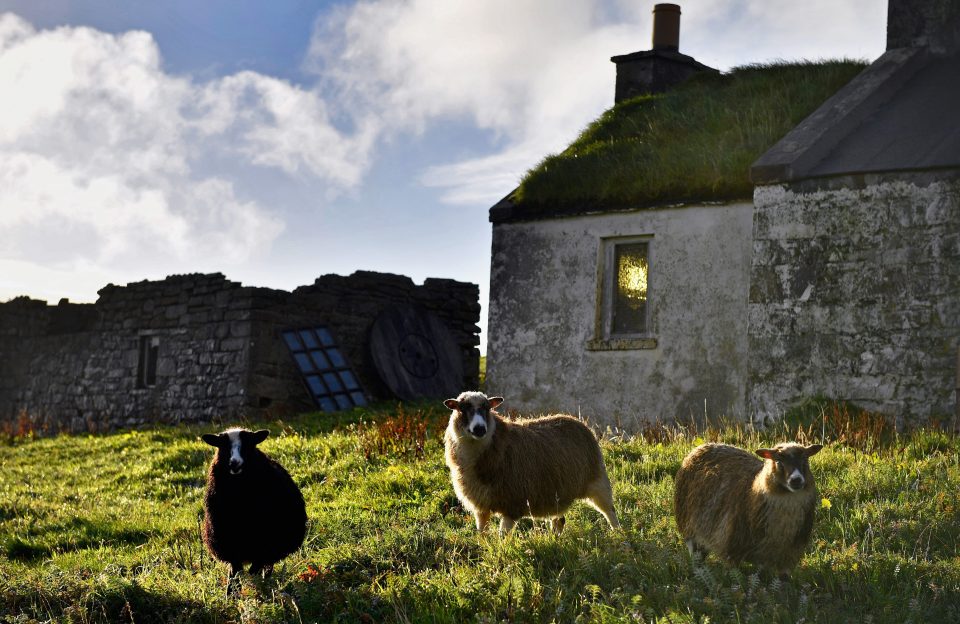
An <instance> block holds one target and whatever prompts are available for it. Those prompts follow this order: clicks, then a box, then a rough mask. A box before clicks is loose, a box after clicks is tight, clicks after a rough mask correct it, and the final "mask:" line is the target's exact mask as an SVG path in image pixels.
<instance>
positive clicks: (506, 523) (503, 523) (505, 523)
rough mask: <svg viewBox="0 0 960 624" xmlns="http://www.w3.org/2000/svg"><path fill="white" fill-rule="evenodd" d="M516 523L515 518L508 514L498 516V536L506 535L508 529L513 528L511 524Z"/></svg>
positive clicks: (508, 531)
mask: <svg viewBox="0 0 960 624" xmlns="http://www.w3.org/2000/svg"><path fill="white" fill-rule="evenodd" d="M516 523H517V521H516V519H514V518H511V517H509V516H503V517H501V518H500V537H506V536H507V535H508V534H509V533H510V531H512V530H513V526H514V525H515V524H516Z"/></svg>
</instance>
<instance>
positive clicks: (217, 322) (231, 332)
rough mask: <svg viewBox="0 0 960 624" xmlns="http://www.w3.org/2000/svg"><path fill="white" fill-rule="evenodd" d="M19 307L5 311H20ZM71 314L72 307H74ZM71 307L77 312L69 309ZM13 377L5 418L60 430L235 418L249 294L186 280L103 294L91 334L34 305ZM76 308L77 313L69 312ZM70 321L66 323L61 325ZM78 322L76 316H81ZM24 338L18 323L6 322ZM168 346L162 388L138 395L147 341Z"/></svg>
mask: <svg viewBox="0 0 960 624" xmlns="http://www.w3.org/2000/svg"><path fill="white" fill-rule="evenodd" d="M15 304H16V300H15V301H14V302H10V303H7V304H2V305H0V308H2V309H8V308H11V306H12V307H13V308H17V307H18V305H15ZM67 305H68V306H69V304H67ZM70 307H72V306H70ZM31 308H32V309H31V317H30V320H29V321H28V322H26V324H25V325H22V326H21V329H20V330H19V332H20V334H21V335H20V337H19V339H18V340H16V341H13V340H11V341H10V342H11V343H14V342H16V343H17V346H16V347H15V352H14V348H12V347H11V356H10V357H9V358H8V357H7V355H6V354H3V355H2V360H3V362H4V364H3V366H4V370H6V368H7V367H9V366H13V367H16V368H17V369H18V370H17V374H16V375H14V379H15V383H14V384H12V387H3V388H2V391H0V395H2V396H3V399H2V400H0V408H2V409H3V412H2V414H0V416H2V417H4V418H6V419H10V418H12V417H15V416H16V415H17V414H18V413H20V412H25V413H26V414H27V415H28V416H29V417H30V418H31V419H32V420H34V421H36V422H38V423H42V424H45V425H47V426H48V427H50V428H51V429H53V430H59V429H66V430H72V431H78V430H101V429H110V428H115V427H124V426H134V425H138V424H142V423H145V422H180V421H201V420H206V421H210V420H214V419H229V418H231V417H235V416H236V415H238V414H239V413H241V412H242V409H243V407H244V405H245V387H246V374H247V370H248V368H249V367H248V358H249V351H250V349H249V341H250V335H251V325H250V318H249V317H250V309H249V308H250V305H249V294H248V293H247V292H246V290H245V289H243V288H241V287H240V285H239V284H238V283H236V282H229V281H227V280H226V279H225V278H224V277H223V275H220V274H214V275H179V276H172V277H170V278H168V279H166V280H164V281H160V282H139V283H135V284H130V285H128V286H126V287H118V286H112V285H109V286H107V287H105V288H104V289H102V290H101V291H100V299H99V300H98V302H97V303H96V305H95V306H89V308H95V310H96V315H95V316H93V317H90V315H89V314H87V312H86V310H88V307H85V308H84V310H85V312H84V314H87V316H88V317H90V318H89V320H88V321H87V326H86V327H82V328H78V327H77V326H76V324H75V323H74V324H71V323H66V324H64V323H63V318H62V317H63V316H64V314H63V312H59V313H58V310H59V309H60V308H63V306H45V305H44V306H42V307H41V306H31ZM67 309H69V308H67ZM58 316H59V317H61V319H60V322H59V323H58V321H57V318H58ZM74 316H75V315H74ZM4 326H5V327H6V330H5V331H8V332H11V333H13V332H16V331H18V330H17V329H16V328H17V327H18V324H17V323H5V324H4ZM145 335H150V336H157V337H158V338H159V347H158V349H159V351H158V358H157V375H156V384H155V385H153V386H152V387H138V363H139V351H140V339H141V336H145Z"/></svg>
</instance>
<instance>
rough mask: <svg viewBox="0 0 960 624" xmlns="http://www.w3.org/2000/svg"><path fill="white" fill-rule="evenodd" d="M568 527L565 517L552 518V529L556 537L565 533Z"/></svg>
mask: <svg viewBox="0 0 960 624" xmlns="http://www.w3.org/2000/svg"><path fill="white" fill-rule="evenodd" d="M566 525H567V519H566V518H565V517H564V516H558V517H556V518H550V528H551V529H552V530H553V534H554V535H560V534H561V533H563V527H565V526H566Z"/></svg>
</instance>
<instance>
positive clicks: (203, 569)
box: [0, 404, 960, 623]
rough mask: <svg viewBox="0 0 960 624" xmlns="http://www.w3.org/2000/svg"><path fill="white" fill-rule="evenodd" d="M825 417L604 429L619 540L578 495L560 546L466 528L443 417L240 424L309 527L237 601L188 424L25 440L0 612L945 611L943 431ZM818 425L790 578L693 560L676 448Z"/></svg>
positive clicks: (954, 460)
mask: <svg viewBox="0 0 960 624" xmlns="http://www.w3.org/2000/svg"><path fill="white" fill-rule="evenodd" d="M821 407H822V409H819V408H818V409H817V410H810V411H809V413H804V414H799V415H794V416H795V418H794V420H793V421H791V422H790V423H789V424H784V425H782V426H780V427H777V428H775V429H772V430H768V431H764V432H757V431H753V430H751V429H749V428H746V427H743V426H736V425H733V424H731V425H728V426H710V427H706V426H702V425H701V426H695V425H688V426H684V427H651V428H650V429H649V430H648V431H646V432H643V433H642V434H641V435H637V436H632V437H631V436H622V435H612V434H607V435H605V436H604V439H603V441H602V447H603V450H604V454H605V457H606V461H607V466H608V469H609V472H610V477H611V480H612V481H613V484H614V493H615V496H616V498H617V508H618V512H619V515H620V518H621V521H622V523H623V525H624V528H625V530H624V531H623V532H622V533H613V532H610V531H608V530H606V528H605V523H604V521H603V518H602V517H601V516H600V515H599V514H597V513H596V512H595V511H594V510H592V509H590V508H589V507H587V506H585V505H576V506H575V507H574V508H573V509H572V510H571V513H570V514H569V515H568V521H567V528H566V531H565V532H564V535H563V536H562V537H561V538H559V539H557V538H555V537H554V536H552V535H551V534H550V533H549V532H548V531H547V530H546V527H544V526H543V525H534V524H533V523H531V522H530V521H529V520H525V521H523V522H521V523H520V524H519V525H518V531H517V533H516V534H515V535H514V537H513V538H511V539H509V540H506V541H501V540H500V539H499V538H497V537H496V536H495V535H487V536H478V535H477V534H476V532H475V530H474V528H473V525H472V520H471V518H469V517H468V516H467V515H466V514H465V513H464V511H463V509H462V508H460V507H459V505H458V503H457V501H456V498H455V496H454V495H453V491H452V488H451V487H450V484H449V481H448V475H447V471H446V468H445V467H444V465H443V453H442V442H441V437H440V436H441V433H442V430H443V426H444V420H445V417H446V412H445V410H443V409H442V407H439V406H437V407H434V406H432V405H431V406H416V405H414V406H410V405H407V406H384V407H380V408H377V409H374V410H371V411H356V412H354V413H353V414H352V415H348V416H345V417H341V420H339V421H333V422H331V421H330V420H328V419H329V417H327V416H319V415H304V416H302V417H298V418H294V419H290V420H288V421H285V422H265V423H251V424H250V425H249V426H250V427H252V428H253V427H261V426H266V427H268V428H270V429H271V430H272V432H273V434H272V435H271V437H270V438H269V439H268V440H267V441H266V442H265V443H264V445H263V446H264V448H265V450H266V451H267V452H268V453H270V454H271V455H273V456H274V457H276V458H277V459H279V460H280V461H281V462H283V463H284V464H285V465H286V466H287V468H288V469H289V470H290V472H291V474H292V475H293V477H294V479H295V480H296V481H297V482H298V483H299V484H300V485H301V488H302V489H303V492H304V496H305V498H306V501H307V507H308V514H309V516H310V527H309V532H308V535H307V539H306V543H305V544H304V547H303V548H302V549H301V550H300V551H298V552H297V553H295V554H294V555H292V556H291V557H289V558H288V559H287V560H285V561H284V562H283V563H282V564H281V565H279V566H278V567H277V570H276V572H275V574H274V576H273V577H271V578H270V579H267V580H260V579H252V578H250V577H248V576H244V578H243V589H242V593H241V596H240V597H239V598H238V599H236V600H227V599H226V598H225V597H224V579H225V573H226V570H225V567H224V566H223V565H220V564H217V563H215V562H213V561H212V560H211V559H210V557H209V555H207V554H206V552H205V551H204V550H203V547H202V545H201V543H200V537H199V523H198V521H199V517H200V513H201V496H202V489H203V479H204V473H205V470H206V464H207V462H208V461H209V459H210V455H211V453H212V451H211V450H210V449H209V448H207V447H206V446H205V445H203V443H202V442H200V441H199V440H198V439H197V436H198V435H199V434H200V433H202V432H203V431H204V430H205V429H200V428H196V427H172V428H158V429H156V430H152V431H143V432H134V433H116V434H110V435H95V436H76V437H69V436H59V437H55V438H41V439H31V438H29V437H28V438H27V439H25V440H20V441H18V442H16V443H15V444H13V445H5V446H0V621H4V620H5V619H6V620H7V621H13V622H24V623H25V622H32V621H63V622H130V621H133V622H225V621H245V622H300V621H303V622H337V621H340V622H381V621H384V622H465V621H480V622H493V621H511V622H550V621H556V622H574V621H578V622H579V621H583V622H674V623H676V622H705V621H708V620H709V621H713V622H727V621H739V622H764V623H769V622H798V621H803V622H840V621H871V622H877V623H880V622H907V621H912V622H922V621H957V619H958V618H960V604H958V603H957V601H956V596H957V595H958V592H960V548H958V542H957V539H956V527H957V526H960V504H958V503H957V498H956V492H957V491H958V489H960V459H958V457H960V440H958V438H956V437H954V436H952V435H948V434H946V433H943V432H940V431H935V430H921V431H916V432H913V433H910V434H897V433H895V432H893V433H890V435H884V436H883V438H882V439H881V440H879V441H878V442H877V443H874V441H873V439H872V438H870V437H869V436H866V435H864V436H859V437H858V436H855V435H850V433H851V430H853V429H856V428H857V427H859V426H860V425H858V424H857V423H860V422H866V421H860V420H857V419H856V418H853V417H851V418H850V420H849V423H847V424H844V423H842V422H840V420H839V419H840V418H841V417H839V416H838V417H837V419H838V420H836V421H831V422H834V424H836V425H837V427H836V431H837V433H835V434H831V433H829V432H825V431H826V427H825V426H824V425H823V422H824V421H823V414H825V413H829V404H824V405H823V406H821ZM831 418H832V416H831ZM371 421H373V422H371ZM864 426H866V425H864ZM820 435H826V436H827V438H826V440H825V441H827V442H828V445H827V447H826V448H825V449H824V450H823V451H822V452H821V453H819V454H818V455H817V456H816V457H815V458H814V460H813V470H814V473H815V474H816V477H817V481H818V485H819V488H820V492H821V496H822V497H823V498H824V499H825V501H826V502H824V504H823V506H822V507H821V508H820V509H818V517H817V522H816V525H815V529H814V541H813V544H812V546H811V549H810V551H809V553H808V554H807V556H806V557H805V558H804V559H803V561H802V562H801V563H800V565H799V566H798V568H797V569H796V571H795V572H794V575H793V578H792V579H791V580H789V581H786V582H781V581H778V580H776V579H772V578H770V577H769V576H768V575H766V574H764V573H763V572H761V571H758V570H756V569H754V568H752V567H750V566H747V565H745V566H743V567H740V568H729V567H727V566H725V565H723V564H722V563H720V562H719V561H716V560H715V559H713V558H708V559H707V560H706V562H705V563H704V564H703V565H701V566H699V567H694V566H692V565H691V562H690V561H689V558H688V556H687V553H686V549H685V548H684V546H683V544H682V543H681V542H680V539H679V536H678V535H677V532H676V527H675V524H674V521H673V517H672V512H671V504H672V493H673V475H674V474H675V473H676V470H677V468H678V467H679V465H680V461H681V460H682V458H683V457H684V455H685V454H686V453H687V452H689V450H690V449H692V448H693V447H694V446H695V445H697V444H699V443H701V442H703V441H706V440H722V441H726V442H730V443H734V444H738V445H740V446H744V447H747V448H755V447H758V446H769V445H770V444H771V443H773V442H776V441H779V440H783V439H786V438H795V437H807V438H814V439H819V437H818V436H820ZM843 436H845V437H843ZM841 438H842V439H841Z"/></svg>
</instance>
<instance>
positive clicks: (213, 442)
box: [202, 429, 270, 475]
mask: <svg viewBox="0 0 960 624" xmlns="http://www.w3.org/2000/svg"><path fill="white" fill-rule="evenodd" d="M268 435H270V432H269V431H268V430H266V429H261V430H259V431H248V430H246V429H227V430H226V431H224V432H223V433H205V434H203V436H202V438H203V441H204V442H206V443H207V444H209V445H210V446H214V447H216V448H217V461H219V462H221V463H224V464H226V465H227V468H228V469H229V471H230V474H232V475H238V474H241V473H242V472H243V467H244V465H245V464H246V463H247V460H248V459H249V457H250V454H251V453H252V452H253V450H254V449H255V448H256V447H257V445H258V444H260V443H261V442H263V441H264V440H266V439H267V436H268Z"/></svg>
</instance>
